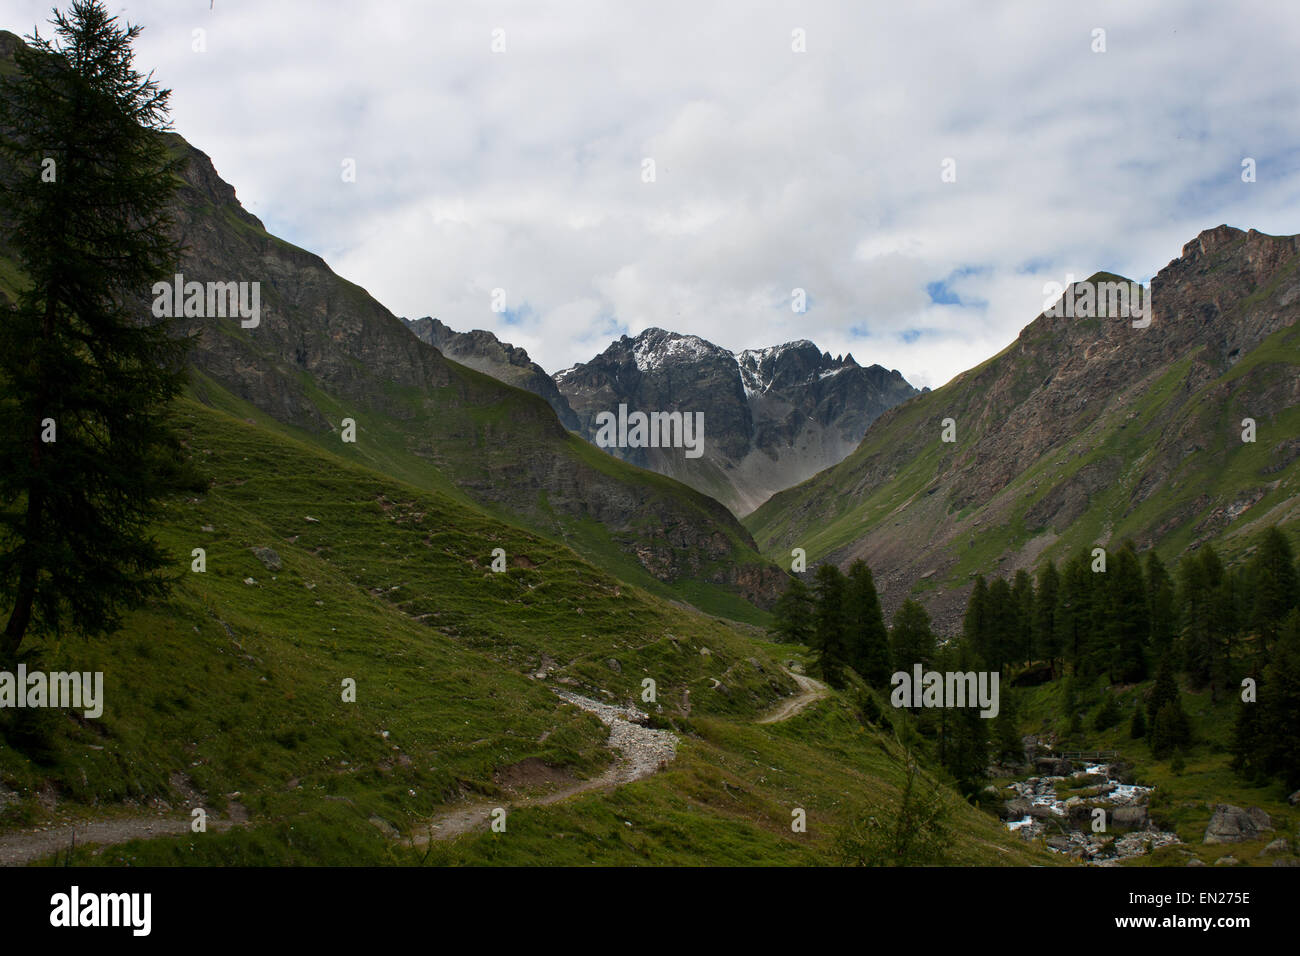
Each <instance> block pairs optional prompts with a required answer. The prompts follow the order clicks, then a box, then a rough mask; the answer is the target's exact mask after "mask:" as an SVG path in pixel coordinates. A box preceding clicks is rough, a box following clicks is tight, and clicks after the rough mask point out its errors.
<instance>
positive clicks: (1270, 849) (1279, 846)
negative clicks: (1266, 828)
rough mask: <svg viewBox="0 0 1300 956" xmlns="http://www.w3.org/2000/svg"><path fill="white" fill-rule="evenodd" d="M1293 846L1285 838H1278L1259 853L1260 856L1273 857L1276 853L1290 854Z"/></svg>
mask: <svg viewBox="0 0 1300 956" xmlns="http://www.w3.org/2000/svg"><path fill="white" fill-rule="evenodd" d="M1290 852H1291V844H1290V843H1288V842H1287V841H1286V838H1285V837H1278V838H1277V839H1276V840H1274V841H1273V842H1272V843H1270V844H1269V845H1268V846H1266V847H1264V849H1262V850H1260V851H1259V855H1260V856H1272V855H1273V854H1274V853H1290Z"/></svg>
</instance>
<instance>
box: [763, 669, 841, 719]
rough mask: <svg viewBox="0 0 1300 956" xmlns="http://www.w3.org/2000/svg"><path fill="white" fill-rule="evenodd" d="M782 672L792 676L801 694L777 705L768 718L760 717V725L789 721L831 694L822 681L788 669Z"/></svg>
mask: <svg viewBox="0 0 1300 956" xmlns="http://www.w3.org/2000/svg"><path fill="white" fill-rule="evenodd" d="M782 670H784V671H785V672H786V673H787V674H788V675H790V677H791V678H792V679H793V680H794V682H795V683H796V684H798V685H799V693H798V694H795V695H794V696H793V697H789V698H787V699H786V700H783V701H781V703H780V704H778V705H777V707H776V709H775V710H773V711H772V712H771V713H770V714H768V715H767V716H766V717H760V718H759V719H758V721H757V722H758V723H760V724H775V723H779V722H781V721H783V720H789V719H790V718H791V717H793V716H794V715H795V714H797V713H799V711H801V710H803V709H804V708H805V707H807V706H808V705H809V704H811V703H813V702H814V701H818V700H821V699H822V698H823V697H826V696H827V695H829V694H830V692H831V691H830V688H829V687H827V686H826V685H825V684H823V683H822V682H821V681H819V680H813V679H812V678H811V677H809V676H807V675H806V674H796V673H795V672H794V671H792V670H790V669H788V668H782Z"/></svg>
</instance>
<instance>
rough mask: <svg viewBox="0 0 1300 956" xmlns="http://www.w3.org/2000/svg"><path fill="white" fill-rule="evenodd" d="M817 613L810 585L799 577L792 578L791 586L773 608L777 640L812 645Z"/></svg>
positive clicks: (774, 629)
mask: <svg viewBox="0 0 1300 956" xmlns="http://www.w3.org/2000/svg"><path fill="white" fill-rule="evenodd" d="M815 613H816V605H815V603H814V601H813V595H812V591H810V590H809V589H808V585H806V584H804V583H803V582H802V581H801V580H799V579H798V578H791V579H790V586H789V587H787V588H786V589H785V593H784V594H782V595H781V596H780V597H779V598H777V601H776V604H775V605H774V606H773V608H772V621H773V631H774V632H775V634H776V638H777V640H780V641H784V642H786V643H788V644H804V645H811V644H812V641H813V634H814V614H815Z"/></svg>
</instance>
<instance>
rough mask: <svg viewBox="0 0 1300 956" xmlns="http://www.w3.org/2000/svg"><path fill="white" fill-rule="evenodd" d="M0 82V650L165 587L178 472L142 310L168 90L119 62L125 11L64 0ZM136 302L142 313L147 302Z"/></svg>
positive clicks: (166, 179) (70, 627)
mask: <svg viewBox="0 0 1300 956" xmlns="http://www.w3.org/2000/svg"><path fill="white" fill-rule="evenodd" d="M51 23H52V24H53V25H54V32H55V35H56V36H55V40H54V41H53V42H51V41H50V40H47V39H45V38H43V37H40V36H39V35H36V36H33V37H32V38H31V40H32V45H31V47H30V48H28V47H20V48H18V49H17V50H16V52H15V54H14V59H15V65H16V71H15V72H13V73H12V74H9V75H6V76H4V77H3V85H2V86H0V151H2V155H0V170H2V171H3V181H0V204H2V205H3V208H4V216H5V220H6V224H7V228H6V230H5V238H6V240H7V242H8V244H9V246H10V248H11V249H12V250H13V251H14V253H16V255H17V258H18V260H19V262H20V264H21V266H22V270H23V275H22V277H21V279H19V280H18V284H19V287H20V291H19V294H18V298H17V304H16V308H14V309H13V310H11V311H10V312H9V313H8V314H7V315H6V316H5V318H4V321H3V322H0V461H2V462H3V463H4V467H3V468H0V607H3V606H7V607H8V608H9V613H8V621H7V624H6V626H5V631H4V636H3V638H2V639H0V657H8V658H14V657H16V656H17V653H18V649H19V646H20V644H21V643H22V641H23V638H24V636H25V635H26V634H28V633H29V632H30V633H32V634H35V635H41V636H49V635H58V634H60V633H62V632H65V631H76V632H80V633H82V634H84V635H87V636H93V635H104V634H110V633H112V632H113V631H115V630H116V629H117V628H118V627H119V626H120V621H121V617H122V614H123V613H124V612H125V611H126V610H127V609H129V608H131V607H135V606H138V605H140V604H141V603H143V602H144V601H146V600H148V599H149V598H151V597H155V596H158V595H160V594H162V593H163V592H164V591H165V590H166V587H167V584H166V581H165V579H164V578H163V577H162V576H161V575H160V574H159V569H161V568H162V567H163V566H164V565H165V563H166V562H167V555H166V553H165V552H164V551H163V550H162V548H161V547H159V545H158V544H157V542H156V541H155V540H154V539H153V538H152V537H151V535H150V533H149V525H150V521H151V519H152V518H153V516H154V515H155V513H156V508H157V503H158V499H159V498H160V497H161V496H162V495H164V494H166V493H167V492H169V491H170V490H172V489H174V488H175V487H176V483H177V480H178V478H179V477H180V476H181V474H182V469H181V468H180V467H179V464H178V461H179V443H178V441H177V440H176V438H175V435H174V433H173V432H172V430H171V429H170V428H169V426H168V419H167V406H168V404H169V402H170V400H171V399H172V398H173V397H174V396H175V395H176V394H177V393H178V391H179V390H180V388H181V385H182V382H183V378H182V367H183V362H182V358H183V351H184V346H183V344H182V343H181V342H179V341H178V340H177V339H176V338H174V337H172V335H171V334H170V329H169V328H168V325H167V323H164V322H147V321H141V313H142V312H144V306H143V305H142V303H145V304H147V302H148V298H147V297H148V295H149V292H150V290H151V288H152V285H153V283H154V282H156V281H158V280H161V279H166V278H170V277H171V276H172V274H173V273H174V272H175V264H176V261H177V259H178V255H179V248H178V246H177V244H176V243H175V241H174V240H173V239H172V238H171V225H172V224H171V222H170V220H169V218H168V215H167V209H168V204H169V200H170V199H171V197H172V195H173V194H174V191H175V185H176V179H175V177H176V174H177V172H178V170H179V168H180V167H179V161H176V160H172V159H170V158H169V156H168V153H167V147H166V144H165V142H164V139H163V137H162V136H161V135H160V134H159V133H158V131H159V130H161V129H165V128H166V126H167V121H166V117H167V100H168V95H169V91H167V90H163V89H159V88H158V86H157V84H156V83H154V82H153V81H152V80H151V79H149V78H147V77H144V76H141V75H140V74H139V73H138V72H136V71H135V70H134V69H133V68H132V60H133V56H134V54H133V51H132V43H133V42H134V40H135V39H136V37H137V36H138V35H139V33H140V27H138V26H127V27H121V26H119V25H118V24H117V21H116V18H113V17H110V16H109V15H108V13H107V11H106V10H105V8H104V6H103V4H101V3H98V2H88V0H76V2H74V3H73V4H72V6H71V9H70V11H69V13H67V14H66V15H65V14H64V13H60V12H58V11H56V12H55V14H54V18H53V20H52V21H51ZM146 314H147V313H146Z"/></svg>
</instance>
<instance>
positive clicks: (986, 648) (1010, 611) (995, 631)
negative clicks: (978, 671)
mask: <svg viewBox="0 0 1300 956" xmlns="http://www.w3.org/2000/svg"><path fill="white" fill-rule="evenodd" d="M987 602H988V603H987V605H986V616H985V628H984V634H983V636H982V640H981V642H980V643H977V644H974V645H973V646H972V649H973V650H974V651H975V652H976V653H978V654H979V655H980V657H982V658H983V659H984V661H985V662H986V663H987V664H988V666H989V667H990V668H991V669H992V670H996V671H1001V670H1004V669H1005V668H1006V665H1007V662H1008V661H1009V660H1011V658H1012V653H1013V648H1014V646H1015V643H1016V635H1017V630H1018V627H1019V615H1018V613H1017V609H1016V602H1015V598H1014V597H1013V596H1012V594H1011V585H1009V584H1007V582H1006V579H1005V578H994V579H993V581H992V583H990V584H989V590H988V596H987Z"/></svg>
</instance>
